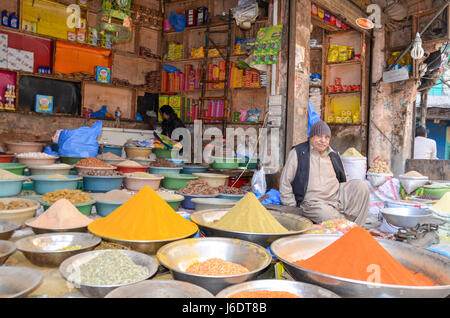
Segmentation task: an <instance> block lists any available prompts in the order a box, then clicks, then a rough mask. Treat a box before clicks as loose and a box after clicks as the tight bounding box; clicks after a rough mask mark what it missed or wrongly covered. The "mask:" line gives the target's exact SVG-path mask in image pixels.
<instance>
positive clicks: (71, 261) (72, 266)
mask: <svg viewBox="0 0 450 318" xmlns="http://www.w3.org/2000/svg"><path fill="white" fill-rule="evenodd" d="M106 251H117V250H97V251H91V252H86V253H82V254H78V255H74V256H72V257H70V258H68V259H66V260H65V261H64V262H62V264H61V265H60V266H59V272H60V273H61V275H62V277H64V279H65V280H67V281H68V282H70V283H72V284H74V286H75V287H76V288H77V289H78V290H79V291H80V292H81V293H82V294H83V295H85V296H88V297H105V296H106V295H107V294H108V293H110V292H111V291H112V290H114V289H116V288H117V287H121V286H127V285H132V284H136V283H138V282H133V283H128V284H120V285H85V284H78V283H76V282H73V281H71V279H70V278H69V276H70V274H71V273H72V272H73V271H75V270H76V269H77V268H78V267H79V266H80V265H82V264H84V263H86V262H88V261H90V260H91V259H93V258H94V257H97V256H98V255H100V254H101V253H104V252H106ZM120 252H122V253H125V254H126V255H127V256H128V257H129V258H131V259H132V261H133V262H134V263H135V264H137V265H141V266H145V267H147V269H148V272H149V273H148V275H147V277H145V278H144V279H143V280H146V279H149V278H150V277H152V276H153V275H154V274H155V273H156V271H157V270H158V263H156V261H155V260H154V259H153V257H151V256H149V255H145V254H143V253H138V252H135V251H127V250H120Z"/></svg>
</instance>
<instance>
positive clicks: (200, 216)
mask: <svg viewBox="0 0 450 318" xmlns="http://www.w3.org/2000/svg"><path fill="white" fill-rule="evenodd" d="M228 211H230V210H229V209H228V210H204V211H198V212H194V213H192V214H191V220H192V222H194V223H196V224H197V225H198V227H199V228H200V230H201V231H202V232H203V233H204V234H205V235H206V236H219V237H230V238H238V239H241V240H245V241H249V242H253V243H256V244H259V245H261V246H263V247H268V246H269V245H270V244H271V243H272V242H274V241H275V240H277V239H279V238H280V237H284V236H290V235H295V234H300V233H303V232H305V231H307V230H309V228H310V227H311V226H312V225H313V223H312V222H311V221H310V220H308V219H307V218H304V217H302V216H300V215H295V214H291V213H285V212H279V211H273V210H268V211H269V212H270V213H271V214H272V215H273V216H274V217H275V219H277V221H278V222H280V224H281V225H283V226H284V227H285V228H287V229H288V230H289V231H291V232H289V233H271V234H266V233H249V232H238V231H227V230H222V229H218V228H214V227H212V226H210V225H209V224H208V223H211V222H214V221H216V220H220V219H221V218H222V217H223V216H224V215H225V214H227V213H228ZM207 224H208V225H207Z"/></svg>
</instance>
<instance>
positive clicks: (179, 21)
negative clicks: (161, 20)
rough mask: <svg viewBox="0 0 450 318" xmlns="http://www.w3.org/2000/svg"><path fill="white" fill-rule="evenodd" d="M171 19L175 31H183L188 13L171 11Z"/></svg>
mask: <svg viewBox="0 0 450 318" xmlns="http://www.w3.org/2000/svg"><path fill="white" fill-rule="evenodd" d="M169 21H170V24H171V25H172V26H173V28H174V29H175V31H177V32H182V31H183V30H184V28H185V27H186V14H176V13H175V12H170V17H169Z"/></svg>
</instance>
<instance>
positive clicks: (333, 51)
mask: <svg viewBox="0 0 450 318" xmlns="http://www.w3.org/2000/svg"><path fill="white" fill-rule="evenodd" d="M338 59H339V47H338V45H337V44H331V45H330V48H329V49H328V56H327V62H328V63H336V62H338Z"/></svg>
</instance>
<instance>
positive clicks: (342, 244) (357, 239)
mask: <svg viewBox="0 0 450 318" xmlns="http://www.w3.org/2000/svg"><path fill="white" fill-rule="evenodd" d="M294 264H295V265H298V266H301V267H304V268H307V269H310V270H313V271H316V272H320V273H323V274H328V275H333V276H338V277H343V278H349V279H355V280H362V281H368V282H371V283H375V282H378V283H382V284H391V285H404V286H436V284H435V283H434V282H433V281H432V280H431V279H429V278H428V277H426V276H425V275H423V274H422V273H414V272H412V271H410V270H408V269H406V268H405V267H404V266H403V265H402V264H401V263H399V262H398V261H397V260H396V259H395V258H393V257H392V256H391V254H389V253H388V251H386V250H385V249H384V248H383V247H382V246H381V245H380V244H379V243H378V242H377V241H376V240H375V239H374V238H373V237H372V235H370V233H369V232H367V231H366V230H365V229H364V228H363V227H360V226H358V227H354V228H353V229H351V230H350V231H349V232H347V233H346V234H345V235H344V236H342V237H341V238H339V239H338V240H336V241H335V242H334V243H332V244H330V245H329V246H327V247H326V248H324V249H323V250H321V251H319V252H318V253H316V254H315V255H313V256H311V257H310V258H308V259H306V260H298V261H296V262H295V263H294ZM378 274H379V276H378ZM377 277H379V279H380V280H379V281H377Z"/></svg>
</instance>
